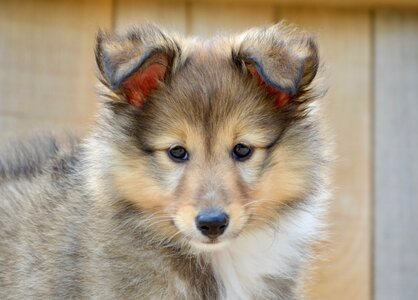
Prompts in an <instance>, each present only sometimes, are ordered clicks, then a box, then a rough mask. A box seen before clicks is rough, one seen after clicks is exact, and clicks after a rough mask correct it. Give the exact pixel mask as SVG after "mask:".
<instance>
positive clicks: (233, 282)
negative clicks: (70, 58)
mask: <svg viewBox="0 0 418 300" xmlns="http://www.w3.org/2000/svg"><path fill="white" fill-rule="evenodd" d="M96 60H97V65H98V70H99V72H98V73H99V81H100V87H99V93H100V95H101V99H102V101H101V110H100V113H99V116H98V119H97V122H96V123H97V125H96V126H95V128H94V129H92V131H91V134H90V135H89V136H88V137H87V138H85V139H84V140H77V139H75V138H71V139H68V138H64V139H63V138H54V137H51V136H43V137H38V138H34V139H32V140H29V141H26V142H20V143H19V144H14V145H11V146H8V147H7V149H5V150H4V151H3V154H2V155H1V156H0V298H1V299H29V298H37V299H70V298H71V299H167V300H171V299H189V300H195V299H196V300H198V299H202V300H203V299H222V300H236V299H286V300H289V299H301V298H302V297H303V292H302V290H303V289H302V287H303V281H304V277H305V275H306V266H307V264H308V263H310V261H311V258H312V257H313V255H312V246H313V245H315V243H316V242H317V241H319V240H321V237H322V231H321V229H322V220H321V219H322V216H323V214H324V207H325V206H324V204H325V202H326V199H327V169H328V164H329V163H328V162H329V160H330V159H329V154H328V153H329V151H328V148H329V146H328V142H327V139H326V138H325V135H324V134H323V133H322V129H321V125H320V123H321V122H320V116H319V107H320V105H319V103H318V101H315V100H316V99H317V98H319V97H320V96H322V94H323V92H322V91H321V89H320V85H319V84H318V80H317V79H316V78H315V77H316V74H317V71H318V65H319V58H318V50H317V46H316V43H315V41H314V40H313V38H312V37H311V36H309V35H308V34H306V33H303V32H299V31H298V30H297V29H295V28H293V27H290V26H288V25H285V24H283V23H279V24H277V25H274V26H270V27H262V28H254V29H250V30H248V31H246V32H244V33H242V34H239V35H235V36H217V37H214V38H211V39H208V40H202V39H199V38H182V37H180V36H178V35H175V34H168V33H166V32H164V31H162V30H161V29H159V28H157V27H155V26H154V25H143V26H140V27H138V28H135V29H131V30H130V31H128V32H126V33H124V34H111V33H105V32H100V33H99V34H98V38H97V46H96Z"/></svg>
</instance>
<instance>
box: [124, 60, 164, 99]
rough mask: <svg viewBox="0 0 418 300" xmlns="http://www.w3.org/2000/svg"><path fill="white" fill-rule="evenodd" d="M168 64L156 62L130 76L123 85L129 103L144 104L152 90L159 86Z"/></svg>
mask: <svg viewBox="0 0 418 300" xmlns="http://www.w3.org/2000/svg"><path fill="white" fill-rule="evenodd" d="M166 69H167V67H166V64H159V63H154V64H151V65H149V66H147V67H146V68H145V69H144V70H141V71H139V72H137V73H135V74H133V75H132V76H131V77H129V78H128V80H127V81H125V82H124V83H123V85H122V88H123V90H124V92H125V95H126V98H127V100H128V102H129V103H131V104H132V105H135V106H142V105H144V103H145V99H146V98H147V96H148V95H149V93H150V92H152V91H153V90H155V89H156V88H157V87H158V83H159V81H162V80H163V79H164V76H165V72H166Z"/></svg>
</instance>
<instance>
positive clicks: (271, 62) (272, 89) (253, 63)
mask: <svg viewBox="0 0 418 300" xmlns="http://www.w3.org/2000/svg"><path fill="white" fill-rule="evenodd" d="M233 55H234V58H233V59H234V60H235V61H236V62H237V61H238V62H239V63H240V65H241V66H243V67H244V68H245V69H246V70H247V72H248V73H249V74H251V75H252V76H253V77H254V78H255V80H257V81H258V83H259V84H261V85H262V86H263V87H265V88H266V89H267V91H268V92H269V93H270V94H272V95H273V96H274V97H275V99H276V106H277V107H278V108H281V107H283V106H285V105H286V104H288V103H290V102H291V101H292V99H294V98H296V97H297V96H298V95H300V94H301V93H303V92H304V91H305V90H306V89H307V88H308V86H309V84H310V83H311V82H312V80H313V79H314V77H315V75H316V73H317V70H318V63H319V58H318V50H317V46H316V44H315V42H314V40H313V39H312V38H311V37H309V36H306V35H303V34H297V33H296V30H294V29H289V28H288V27H286V26H285V25H283V24H282V23H279V24H276V25H274V26H271V27H268V28H258V29H253V30H249V31H247V32H245V33H244V34H243V35H242V36H240V38H239V43H238V50H235V52H234V54H233Z"/></svg>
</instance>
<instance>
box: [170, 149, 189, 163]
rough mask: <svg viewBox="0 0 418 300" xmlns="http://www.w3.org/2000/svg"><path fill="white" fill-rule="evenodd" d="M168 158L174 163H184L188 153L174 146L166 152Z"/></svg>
mask: <svg viewBox="0 0 418 300" xmlns="http://www.w3.org/2000/svg"><path fill="white" fill-rule="evenodd" d="M168 156H169V157H170V158H171V159H172V160H174V161H175V162H184V161H186V160H188V159H189V153H187V150H186V149H184V148H183V147H181V146H175V147H173V148H170V149H169V150H168Z"/></svg>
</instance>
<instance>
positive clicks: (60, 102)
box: [0, 0, 418, 300]
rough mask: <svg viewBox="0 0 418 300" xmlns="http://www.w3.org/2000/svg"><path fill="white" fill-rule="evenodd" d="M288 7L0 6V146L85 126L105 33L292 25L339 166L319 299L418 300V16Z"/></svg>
mask: <svg viewBox="0 0 418 300" xmlns="http://www.w3.org/2000/svg"><path fill="white" fill-rule="evenodd" d="M282 2H283V1H266V2H265V3H264V2H263V3H262V4H260V3H259V2H258V1H250V0H248V1H245V3H243V2H240V3H238V2H237V1H231V2H230V3H228V2H225V1H221V2H197V1H196V2H195V1H152V2H151V1H138V0H113V1H112V0H100V1H81V0H80V1H52V0H50V1H47V0H37V1H35V0H33V1H23V0H17V1H1V0H0V129H1V130H0V138H3V139H4V137H5V136H11V135H12V136H14V135H19V134H22V133H27V132H28V131H31V130H32V129H33V128H39V127H43V128H46V129H49V130H55V129H59V128H72V129H75V130H78V131H81V132H83V131H85V130H86V128H88V126H89V124H91V120H93V119H94V114H95V112H96V109H97V108H96V99H95V96H94V83H95V79H94V72H95V66H94V56H93V43H94V35H95V32H96V30H97V28H98V27H99V26H100V27H104V28H108V29H123V28H125V27H126V26H129V25H132V24H138V23H141V22H143V21H145V20H149V21H154V22H157V23H159V24H162V25H163V26H166V27H167V28H170V29H173V30H176V31H178V32H181V33H184V34H197V35H203V36H208V35H211V34H213V33H216V32H218V31H232V32H234V31H240V30H242V29H245V28H248V27H251V26H255V25H260V24H268V23H273V22H276V21H278V20H281V19H287V20H289V21H290V22H294V23H296V24H298V25H299V26H300V27H303V28H306V29H308V30H310V31H313V32H315V33H316V34H317V35H318V40H319V44H320V50H321V56H322V58H323V63H324V64H325V66H326V71H325V77H326V79H327V83H328V85H329V92H328V94H327V96H326V97H325V100H324V107H325V111H326V118H327V121H328V123H329V125H330V127H331V128H332V131H333V133H334V136H335V141H336V149H337V154H338V156H339V159H338V164H337V166H336V169H335V172H334V176H333V184H334V186H335V196H334V198H333V201H332V203H331V207H330V208H331V213H330V223H331V230H330V231H331V238H330V242H329V244H328V245H327V246H326V247H324V248H325V250H323V252H324V253H323V254H324V257H325V258H324V260H323V261H322V262H321V263H320V264H319V266H318V276H317V278H318V279H317V280H316V281H314V282H312V284H311V291H310V293H311V295H312V298H314V299H321V300H335V299H339V300H353V299H355V300H371V299H376V300H386V299H388V300H389V299H403V300H409V299H411V300H412V299H417V295H418V234H417V233H416V231H417V230H418V221H417V220H418V218H417V217H415V214H418V196H417V194H418V189H417V185H418V171H417V170H418V155H417V153H418V134H417V132H418V122H417V120H418V79H417V78H418V11H414V10H412V11H411V9H408V11H406V10H402V9H401V10H397V11H395V12H394V11H393V10H382V9H380V8H379V7H376V5H374V6H373V7H367V6H364V5H359V6H360V7H356V8H352V7H350V6H349V5H333V4H341V3H343V2H341V3H340V2H339V1H337V0H335V1H322V2H324V5H323V6H319V7H318V6H314V5H312V4H306V5H300V6H293V7H292V6H289V5H283V4H281V3H282ZM299 2H301V3H306V2H310V1H307V0H305V1H299ZM334 2H335V3H334ZM383 2H384V1H374V2H373V3H374V4H376V3H377V5H380V4H381V3H383ZM312 3H313V2H312ZM355 3H357V2H356V1H355ZM359 3H360V2H359ZM400 3H406V4H408V3H410V2H408V1H401V2H400ZM411 3H412V2H411ZM0 143H1V141H0Z"/></svg>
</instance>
